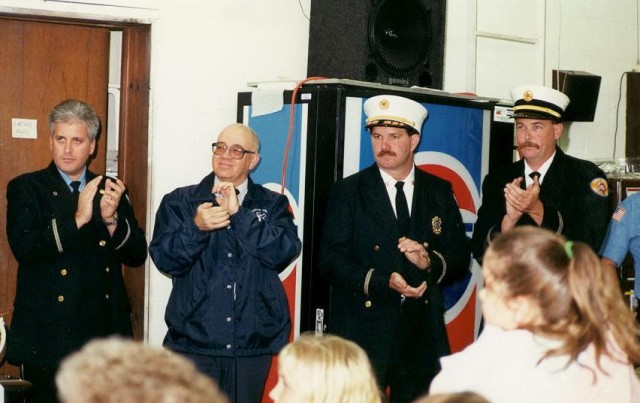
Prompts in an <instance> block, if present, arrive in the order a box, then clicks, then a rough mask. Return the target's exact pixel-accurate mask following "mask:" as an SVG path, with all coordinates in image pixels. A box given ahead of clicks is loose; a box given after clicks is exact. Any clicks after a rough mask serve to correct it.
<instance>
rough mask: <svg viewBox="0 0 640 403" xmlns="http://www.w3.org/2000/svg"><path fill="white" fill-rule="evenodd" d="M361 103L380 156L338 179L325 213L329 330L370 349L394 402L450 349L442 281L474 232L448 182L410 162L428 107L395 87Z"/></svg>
mask: <svg viewBox="0 0 640 403" xmlns="http://www.w3.org/2000/svg"><path fill="white" fill-rule="evenodd" d="M364 110H365V113H366V115H367V123H366V127H367V128H368V129H369V131H370V134H371V145H372V148H373V153H374V158H375V160H376V163H375V164H374V165H372V166H371V167H369V168H366V169H364V170H363V171H361V172H359V173H356V174H354V175H352V176H350V177H347V178H345V179H343V180H341V181H338V182H336V183H335V185H334V188H333V190H332V192H331V197H330V199H329V205H328V209H327V215H326V219H325V226H324V233H323V238H322V246H321V251H320V266H321V269H322V271H323V273H324V274H325V275H326V276H327V277H328V279H329V281H330V283H331V309H330V316H329V331H330V332H331V333H335V334H338V335H340V336H342V337H345V338H347V339H350V340H353V341H354V342H356V343H358V344H359V345H360V346H361V347H362V348H363V349H364V350H365V351H366V352H367V354H368V355H369V358H370V359H371V362H372V364H373V367H374V370H375V372H376V376H377V379H378V383H379V385H380V387H381V389H382V390H386V388H387V387H389V389H390V398H391V401H392V402H410V401H412V400H413V399H415V398H416V397H417V396H419V395H421V394H424V393H426V392H427V390H428V388H429V384H430V382H431V379H432V378H433V377H434V376H435V375H436V374H437V373H438V371H439V370H440V364H439V358H440V357H441V356H443V355H446V354H448V353H449V344H448V341H447V334H446V329H445V323H444V302H443V298H442V294H441V291H440V289H439V285H440V284H443V283H447V282H450V281H453V280H455V279H457V278H459V277H460V276H462V275H464V273H465V272H466V270H467V269H468V266H469V260H470V253H469V249H468V239H467V236H466V235H465V232H464V228H463V224H462V218H461V215H460V211H459V209H458V206H457V204H456V201H455V199H454V196H453V191H452V188H451V185H450V184H449V183H448V182H447V181H445V180H443V179H440V178H437V177H435V176H433V175H430V174H428V173H426V172H424V171H422V170H420V169H416V166H415V164H414V161H413V153H414V151H415V149H416V147H417V146H418V143H419V142H420V131H421V129H422V123H423V122H424V119H425V118H426V116H427V110H426V109H425V108H424V107H423V106H422V105H421V104H419V103H418V102H415V101H412V100H409V99H406V98H402V97H398V96H392V95H381V96H376V97H372V98H370V99H368V100H367V101H366V102H365V104H364Z"/></svg>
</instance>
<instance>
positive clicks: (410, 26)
mask: <svg viewBox="0 0 640 403" xmlns="http://www.w3.org/2000/svg"><path fill="white" fill-rule="evenodd" d="M368 31H369V32H368V33H369V35H368V36H369V47H370V49H371V52H372V56H373V57H374V58H375V60H376V62H377V63H378V64H379V65H380V67H382V68H383V69H384V70H385V71H387V72H388V73H391V74H395V75H399V76H406V75H408V74H411V73H413V72H415V71H416V70H418V69H419V68H421V67H423V66H424V64H425V63H426V60H427V58H428V56H429V50H430V49H431V38H432V32H431V18H430V15H429V12H428V11H427V10H426V9H425V7H424V5H423V4H422V2H421V1H416V0H386V1H382V2H381V3H379V4H378V5H377V6H376V7H375V8H374V10H373V11H372V13H371V15H370V19H369V30H368Z"/></svg>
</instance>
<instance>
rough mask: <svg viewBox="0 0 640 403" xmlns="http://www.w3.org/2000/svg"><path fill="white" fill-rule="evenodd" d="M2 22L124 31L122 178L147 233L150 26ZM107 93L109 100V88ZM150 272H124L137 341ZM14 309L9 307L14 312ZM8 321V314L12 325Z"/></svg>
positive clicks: (67, 20)
mask: <svg viewBox="0 0 640 403" xmlns="http://www.w3.org/2000/svg"><path fill="white" fill-rule="evenodd" d="M0 18H4V19H12V20H18V21H19V20H22V21H29V22H47V23H59V24H70V25H79V26H84V27H89V28H92V27H95V28H100V29H104V28H108V29H109V30H111V31H121V32H122V59H121V79H120V111H119V115H120V120H119V125H120V130H119V140H118V177H119V178H120V179H122V180H123V181H124V183H125V184H126V185H127V190H128V192H129V194H130V196H131V202H132V205H133V209H134V211H135V214H136V218H137V219H138V223H139V225H140V226H141V227H142V228H143V229H145V233H147V234H148V233H149V231H148V225H147V224H148V223H147V221H148V220H147V218H148V206H149V193H150V192H149V189H150V181H149V178H150V177H149V172H148V167H149V153H148V150H149V111H150V91H151V79H150V77H151V23H150V22H137V21H136V22H132V21H131V20H127V21H118V20H116V19H114V20H98V19H86V18H75V17H68V16H64V15H40V14H16V13H7V12H0ZM105 18H108V17H105ZM104 90H105V96H107V95H106V94H107V88H105V89H104ZM103 124H104V122H103ZM148 273H149V263H148V259H147V262H146V263H145V265H144V267H139V268H129V267H124V268H123V275H124V279H125V285H126V287H127V291H128V294H129V300H130V302H131V310H132V312H131V321H132V325H133V333H134V339H136V340H146V339H148V322H149V320H148V314H147V313H148V312H147V309H146V306H147V304H146V300H147V295H148V292H147V285H148ZM11 307H12V304H11ZM11 307H9V308H11ZM12 311H13V310H12V309H11V310H10V314H11V313H12ZM10 319H11V318H10V316H9V321H10Z"/></svg>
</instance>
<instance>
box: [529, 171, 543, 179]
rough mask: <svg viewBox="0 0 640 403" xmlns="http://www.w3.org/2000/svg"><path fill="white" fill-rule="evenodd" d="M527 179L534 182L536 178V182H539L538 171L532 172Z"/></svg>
mask: <svg viewBox="0 0 640 403" xmlns="http://www.w3.org/2000/svg"><path fill="white" fill-rule="evenodd" d="M529 177H530V178H531V179H533V180H534V181H535V180H536V178H538V180H540V172H538V171H533V172H531V173H530V174H529Z"/></svg>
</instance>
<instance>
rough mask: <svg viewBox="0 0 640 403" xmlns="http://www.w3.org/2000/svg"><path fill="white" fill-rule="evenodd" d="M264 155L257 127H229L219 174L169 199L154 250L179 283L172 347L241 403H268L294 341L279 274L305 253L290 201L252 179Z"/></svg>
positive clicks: (217, 151)
mask: <svg viewBox="0 0 640 403" xmlns="http://www.w3.org/2000/svg"><path fill="white" fill-rule="evenodd" d="M258 150H259V140H258V136H257V135H256V133H255V132H254V131H253V130H252V129H250V128H249V127H247V126H244V125H241V124H233V125H231V126H228V127H227V128H225V129H224V130H223V131H222V132H221V133H220V134H219V136H218V140H217V142H215V143H213V157H212V166H213V172H212V173H210V174H209V175H207V176H206V177H205V178H204V179H203V180H202V181H201V182H200V183H199V184H197V185H192V186H186V187H181V188H178V189H176V190H174V191H173V192H171V193H169V194H168V195H166V196H165V197H164V198H163V200H162V203H161V204H160V208H159V209H158V212H157V215H156V222H155V229H154V233H153V239H152V241H151V244H150V246H149V252H150V254H151V257H152V259H153V261H154V263H155V264H156V266H157V267H158V269H159V270H160V271H162V272H163V273H166V274H168V275H170V276H171V277H172V280H173V290H172V292H171V296H170V298H169V303H168V306H167V310H166V314H165V320H166V323H167V326H168V332H167V335H166V337H165V339H164V345H165V346H166V347H167V348H169V349H171V350H173V351H177V352H179V353H181V354H183V355H185V356H187V357H189V358H191V359H192V360H193V361H194V362H195V364H196V365H197V367H198V368H199V369H200V370H201V371H203V372H204V373H206V374H208V375H209V376H211V377H212V378H214V379H215V380H216V381H217V382H218V384H219V385H220V387H221V389H222V390H223V391H224V392H225V393H227V395H228V396H229V397H230V398H231V400H232V401H234V402H259V401H260V399H261V396H262V391H263V389H264V383H265V380H266V377H267V374H268V371H269V366H270V364H271V359H272V355H273V354H276V353H278V352H279V351H280V349H281V348H282V347H283V346H284V345H285V344H286V343H287V342H288V340H289V330H290V318H289V308H288V304H287V299H286V295H285V292H284V288H283V286H282V283H281V281H280V278H279V277H278V273H279V272H280V271H282V270H283V269H285V268H286V267H287V266H288V265H289V264H290V263H291V262H292V261H293V260H294V259H295V258H296V256H298V254H299V253H300V250H301V242H300V240H299V238H298V235H297V229H296V225H295V224H294V222H293V216H292V214H291V212H290V211H289V202H288V200H287V197H286V196H284V195H281V194H278V193H275V192H273V191H270V190H268V189H266V188H265V187H263V186H260V185H257V184H255V183H254V182H253V181H252V180H251V178H249V172H250V171H251V170H252V169H253V168H254V167H255V166H256V165H257V163H258V161H259V160H260V155H259V154H258ZM236 191H237V192H238V193H236Z"/></svg>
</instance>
